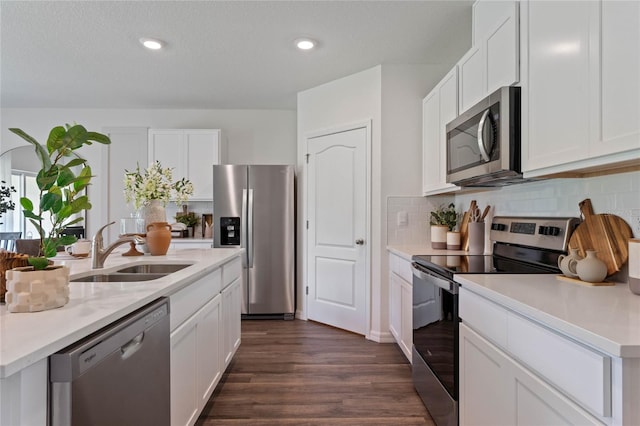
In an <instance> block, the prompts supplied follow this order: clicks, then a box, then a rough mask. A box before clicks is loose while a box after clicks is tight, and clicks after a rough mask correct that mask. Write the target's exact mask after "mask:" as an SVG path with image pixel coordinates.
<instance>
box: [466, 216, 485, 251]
mask: <svg viewBox="0 0 640 426" xmlns="http://www.w3.org/2000/svg"><path fill="white" fill-rule="evenodd" d="M469 254H484V222H469Z"/></svg>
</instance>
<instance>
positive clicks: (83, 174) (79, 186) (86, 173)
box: [73, 166, 92, 192]
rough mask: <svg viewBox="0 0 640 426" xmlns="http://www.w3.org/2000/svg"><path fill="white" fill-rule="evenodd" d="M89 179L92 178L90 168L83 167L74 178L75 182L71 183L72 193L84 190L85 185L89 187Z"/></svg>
mask: <svg viewBox="0 0 640 426" xmlns="http://www.w3.org/2000/svg"><path fill="white" fill-rule="evenodd" d="M91 178H92V176H91V167H89V166H85V167H83V168H82V170H80V173H79V174H78V177H77V178H76V180H75V182H73V189H74V191H76V192H80V191H82V190H83V189H85V188H86V187H87V185H89V182H90V181H91Z"/></svg>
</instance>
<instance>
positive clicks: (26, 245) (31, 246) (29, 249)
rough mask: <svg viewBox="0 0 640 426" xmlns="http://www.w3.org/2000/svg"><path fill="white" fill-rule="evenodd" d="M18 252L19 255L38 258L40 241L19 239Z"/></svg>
mask: <svg viewBox="0 0 640 426" xmlns="http://www.w3.org/2000/svg"><path fill="white" fill-rule="evenodd" d="M16 251H17V252H18V253H22V254H28V255H29V256H37V255H38V253H39V252H40V239H39V238H34V239H26V240H21V239H19V238H18V239H17V240H16Z"/></svg>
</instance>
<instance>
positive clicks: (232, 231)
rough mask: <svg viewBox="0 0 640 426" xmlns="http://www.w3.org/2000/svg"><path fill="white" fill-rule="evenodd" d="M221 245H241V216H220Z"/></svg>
mask: <svg viewBox="0 0 640 426" xmlns="http://www.w3.org/2000/svg"><path fill="white" fill-rule="evenodd" d="M220 245H222V246H239V245H240V218H239V217H221V218H220Z"/></svg>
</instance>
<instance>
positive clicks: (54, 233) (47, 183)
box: [6, 124, 111, 312]
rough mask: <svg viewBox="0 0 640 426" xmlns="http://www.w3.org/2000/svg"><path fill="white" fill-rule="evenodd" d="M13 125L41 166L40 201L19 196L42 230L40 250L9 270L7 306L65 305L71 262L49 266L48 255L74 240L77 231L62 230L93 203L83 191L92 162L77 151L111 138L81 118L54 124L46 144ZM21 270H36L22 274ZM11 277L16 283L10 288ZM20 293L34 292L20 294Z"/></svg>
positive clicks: (16, 308)
mask: <svg viewBox="0 0 640 426" xmlns="http://www.w3.org/2000/svg"><path fill="white" fill-rule="evenodd" d="M9 130H10V131H11V132H13V133H15V134H16V135H18V136H20V137H21V138H22V139H24V140H26V141H27V142H28V143H30V144H31V145H33V146H34V148H35V153H36V156H37V157H38V160H39V161H40V166H41V167H40V170H39V171H38V174H37V175H36V184H37V185H38V189H39V195H38V200H37V203H34V201H33V200H31V199H29V198H27V197H21V198H20V205H21V206H22V209H23V214H24V216H25V217H26V218H27V219H28V220H29V222H31V224H33V226H34V227H35V228H36V230H37V232H38V234H39V235H40V245H39V253H38V256H34V257H30V258H29V264H30V265H31V266H30V267H26V268H18V269H14V270H10V271H7V289H8V292H7V297H6V301H7V305H8V310H9V311H10V312H33V311H38V310H44V309H51V308H55V307H59V306H63V305H64V304H66V303H67V302H68V300H69V288H68V285H69V268H67V267H65V266H61V267H60V266H55V267H49V261H48V259H47V258H50V257H54V256H55V255H56V249H57V247H59V246H64V245H70V244H73V243H74V242H75V241H76V237H75V236H73V235H63V231H64V229H65V228H67V227H68V226H71V225H74V224H76V223H78V222H80V221H82V220H83V218H82V217H80V216H78V214H79V213H81V212H83V211H85V210H89V209H91V203H90V202H89V198H88V197H87V195H86V193H85V192H84V190H85V188H86V187H87V185H89V183H90V181H91V178H92V177H93V176H92V175H91V168H90V167H89V165H88V164H87V160H85V159H84V158H81V157H80V156H78V154H77V153H76V151H77V150H78V149H80V148H82V147H83V146H85V145H91V144H92V143H93V142H97V143H101V144H109V143H111V141H110V139H109V137H108V136H106V135H103V134H101V133H97V132H90V131H87V130H86V129H85V128H84V127H83V126H81V125H79V124H74V125H73V126H71V125H69V124H66V125H65V126H64V127H63V126H56V127H54V128H53V129H51V132H50V133H49V137H48V139H47V143H46V144H45V145H43V144H41V143H39V142H38V141H37V140H36V139H35V138H33V137H32V136H30V135H28V134H27V133H25V132H24V131H23V130H21V129H16V128H12V129H9ZM77 170H79V171H77ZM45 221H47V226H44V223H43V222H45ZM45 272H46V275H45ZM22 273H24V274H29V273H30V274H32V275H30V276H19V275H20V274H22ZM40 281H44V282H45V285H44V286H42V285H38V289H36V288H31V283H35V282H40ZM12 282H13V285H15V286H17V287H16V288H12ZM18 293H29V294H30V295H31V296H30V297H29V298H23V299H22V300H18V298H17V296H16V295H17V294H18ZM29 300H31V301H29Z"/></svg>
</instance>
